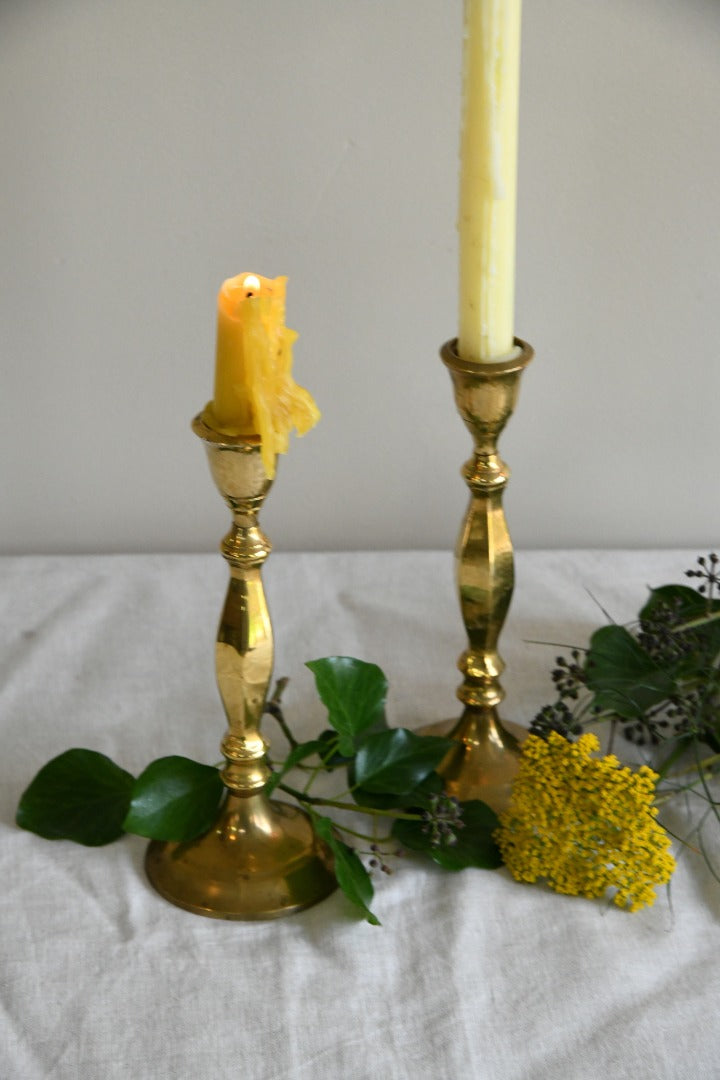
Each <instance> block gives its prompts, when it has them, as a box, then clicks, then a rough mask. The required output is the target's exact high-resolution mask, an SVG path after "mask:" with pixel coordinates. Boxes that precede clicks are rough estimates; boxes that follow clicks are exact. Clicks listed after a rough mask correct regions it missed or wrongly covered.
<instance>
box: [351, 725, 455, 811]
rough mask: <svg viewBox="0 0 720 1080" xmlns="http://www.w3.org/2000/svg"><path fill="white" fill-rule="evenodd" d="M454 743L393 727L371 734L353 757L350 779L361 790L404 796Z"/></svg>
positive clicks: (430, 770)
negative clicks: (352, 769) (351, 776)
mask: <svg viewBox="0 0 720 1080" xmlns="http://www.w3.org/2000/svg"><path fill="white" fill-rule="evenodd" d="M454 745H455V744H454V743H453V741H452V739H443V738H441V737H439V736H436V735H416V734H415V732H413V731H407V730H406V729H405V728H394V729H393V730H392V731H382V732H380V733H379V734H377V735H371V736H370V737H369V738H368V739H367V740H366V741H365V742H364V743H363V745H362V746H361V747H360V749H359V750H358V752H357V754H356V756H355V766H354V780H355V783H357V784H359V785H360V787H361V788H363V789H364V790H365V791H370V792H376V793H389V794H393V795H407V794H408V793H409V792H411V791H413V789H414V788H416V787H417V786H418V784H421V783H422V781H423V780H424V779H425V777H426V776H428V775H429V773H431V772H432V771H433V769H434V768H435V766H436V765H439V764H440V762H441V761H442V759H443V758H444V757H445V755H446V754H447V752H448V751H449V750H451V749H452V747H453V746H454Z"/></svg>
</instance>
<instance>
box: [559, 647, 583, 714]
mask: <svg viewBox="0 0 720 1080" xmlns="http://www.w3.org/2000/svg"><path fill="white" fill-rule="evenodd" d="M580 661H581V653H580V650H579V649H573V650H572V652H571V653H570V660H566V659H565V657H564V656H558V657H556V660H555V663H556V665H557V667H555V668H554V669H553V672H552V681H553V682H554V683H555V688H556V690H557V692H558V694H559V695H560V698H561V699H562V698H568V699H569V700H571V701H577V699H578V697H579V696H580V691H581V690H582V689H583V688H584V686H585V669H584V667H583V666H582V664H581V662H580Z"/></svg>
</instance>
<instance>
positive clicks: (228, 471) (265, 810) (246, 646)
mask: <svg viewBox="0 0 720 1080" xmlns="http://www.w3.org/2000/svg"><path fill="white" fill-rule="evenodd" d="M193 431H194V432H195V434H196V435H198V436H199V437H200V438H201V439H202V440H203V442H204V443H205V448H206V450H207V454H208V459H209V462H210V471H211V472H212V475H213V479H214V480H215V484H216V485H217V487H218V490H219V491H220V494H221V495H222V496H223V498H224V499H225V502H226V503H227V504H228V506H229V507H230V510H231V511H232V514H233V525H232V528H231V529H230V532H229V533H228V534H227V536H226V537H225V539H224V540H223V541H222V544H221V546H220V550H221V552H222V554H223V556H224V557H225V559H227V561H228V563H229V566H230V584H229V587H228V591H227V597H226V599H225V607H224V609H223V612H222V616H221V618H220V626H219V629H218V635H217V643H216V646H215V667H216V673H217V682H218V688H219V690H220V697H221V698H222V702H223V705H224V707H225V713H226V715H227V721H228V732H227V734H226V735H225V737H224V739H223V741H222V744H221V749H222V753H223V756H224V757H225V760H226V765H225V768H224V769H223V771H222V773H221V775H222V779H223V781H224V783H225V787H226V789H227V791H226V795H225V798H224V801H223V804H222V806H221V808H220V810H219V812H218V816H217V819H216V821H215V823H214V825H213V826H212V828H211V829H210V830H209V831H208V832H207V833H205V834H204V835H203V836H201V837H200V838H199V839H197V840H192V841H189V842H187V843H171V842H160V841H153V842H152V843H151V844H150V846H149V847H148V851H147V856H146V860H145V866H146V870H147V874H148V877H149V878H150V881H151V883H152V884H153V886H154V887H155V888H156V889H157V890H158V892H159V893H161V894H162V895H163V896H164V897H165V898H166V899H167V900H170V901H171V902H172V903H174V904H177V905H178V906H179V907H182V908H185V909H187V910H188V911H193V912H195V913H196V914H198V915H209V916H212V917H214V918H219V919H271V918H276V917H277V916H280V915H289V914H291V913H292V912H294V911H299V910H300V909H301V908H305V907H309V906H310V905H311V904H314V903H316V902H317V901H318V900H322V899H323V898H324V897H325V896H327V895H328V894H329V893H331V892H332V891H333V889H334V888H335V887H336V882H335V878H334V876H333V874H332V871H331V865H332V862H331V856H330V853H329V851H328V850H327V848H326V847H325V845H324V844H323V843H322V842H321V841H320V840H319V839H318V838H317V837H316V836H315V833H314V831H313V827H312V824H311V822H310V819H309V818H308V816H307V815H306V814H305V813H304V811H302V810H300V808H299V807H296V806H290V805H288V804H286V803H283V802H277V801H275V800H270V799H269V798H268V797H267V795H266V794H265V792H264V788H265V785H266V783H267V780H268V778H269V776H270V768H269V766H268V764H267V760H266V754H267V749H268V744H267V742H266V740H265V739H264V738H263V736H262V735H261V734H260V721H261V717H262V714H263V710H264V707H265V698H266V694H267V691H268V686H269V684H270V678H271V675H272V666H273V632H272V625H271V623H270V616H269V614H268V609H267V604H266V602H265V593H264V590H263V584H262V579H261V576H260V573H261V567H262V564H263V563H264V561H265V559H266V558H267V556H268V555H269V554H270V550H271V548H270V543H269V541H268V539H267V537H266V536H265V535H264V534H263V533H262V531H261V530H260V528H259V526H258V520H257V518H258V512H259V510H260V508H261V506H262V504H263V501H264V499H265V496H266V495H267V493H268V491H269V489H270V485H271V483H272V481H271V480H270V479H269V478H268V475H267V473H266V471H265V468H264V467H263V463H262V458H261V454H260V441H259V439H254V438H252V437H245V436H232V435H223V434H220V433H219V432H217V431H214V430H213V429H212V428H210V427H208V425H207V424H206V423H205V422H204V421H203V420H202V418H201V417H200V416H197V417H196V418H195V420H194V421H193Z"/></svg>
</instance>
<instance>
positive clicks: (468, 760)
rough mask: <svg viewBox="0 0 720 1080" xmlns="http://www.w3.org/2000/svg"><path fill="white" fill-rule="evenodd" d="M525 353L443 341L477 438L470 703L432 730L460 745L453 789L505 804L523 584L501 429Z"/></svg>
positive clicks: (462, 665) (469, 553)
mask: <svg viewBox="0 0 720 1080" xmlns="http://www.w3.org/2000/svg"><path fill="white" fill-rule="evenodd" d="M515 345H516V349H517V355H516V356H515V357H513V358H512V359H509V360H505V361H500V362H498V363H482V364H475V363H471V362H466V361H464V360H461V359H460V357H459V356H458V353H457V342H456V341H449V342H447V343H446V344H445V345H443V347H442V349H441V351H440V355H441V357H442V359H443V361H444V363H445V364H446V365H447V367H448V369H449V371H450V376H451V378H452V382H453V388H454V391H455V402H456V404H457V408H458V411H459V413H460V415H461V417H462V418H463V420H464V421H465V424H466V426H467V428H468V430H469V431H470V434H471V435H472V437H473V441H474V443H475V452H474V454H473V456H472V457H471V458H470V460H469V461H468V462H467V463H466V464H465V466H464V469H463V475H464V477H465V480H466V482H467V485H468V487H469V488H470V504H469V506H468V510H467V513H466V515H465V519H464V521H463V525H462V529H461V531H460V535H459V537H458V542H457V547H456V549H455V566H456V575H457V584H458V590H459V594H460V608H461V611H462V617H463V622H464V623H465V629H466V631H467V636H468V645H469V647H468V649H466V650H465V652H463V653H462V655H461V656H460V658H459V660H458V667H459V669H460V671H461V672H462V674H463V675H464V680H463V682H462V684H461V685H460V687H459V688H458V691H457V696H458V697H459V698H460V701H461V702H462V703H463V705H464V706H465V708H464V710H463V714H462V716H461V717H460V719H459V720H457V721H449V722H447V723H441V724H435V725H432V727H431V728H426V729H425V730H426V731H427V732H428V733H429V732H432V733H433V734H443V735H448V734H449V735H450V737H451V738H453V739H454V740H455V742H456V744H457V745H456V747H455V748H454V749H453V750H451V751H450V752H449V753H448V755H447V757H446V758H445V759H444V761H443V762H442V763H441V765H440V768H439V770H438V771H439V772H440V774H441V775H442V776H443V778H444V780H445V786H446V790H447V791H448V792H449V793H450V794H452V795H455V796H456V797H457V798H458V799H460V800H461V801H466V800H469V799H482V800H483V801H484V802H486V803H489V805H490V806H492V807H493V808H494V809H495V810H499V809H502V808H503V807H504V805H505V804H506V802H507V799H508V797H509V793H510V783H511V781H512V779H513V777H514V775H515V773H516V771H517V767H518V748H519V739H520V738H522V737H523V735H525V734H527V732H526V730H525V729H524V728H522V727H520V726H519V725H516V724H512V723H509V722H507V721H501V719H500V716H499V714H498V705H499V704H500V702H501V701H502V700H503V698H504V697H505V692H504V690H503V689H502V686H501V685H500V675H501V674H502V672H503V670H504V667H505V664H504V663H503V661H502V659H501V657H500V654H499V653H498V649H497V645H498V638H499V636H500V631H501V630H502V627H503V623H504V622H505V616H506V615H507V611H508V608H509V606H510V600H511V598H512V593H513V585H514V581H515V573H514V563H513V549H512V542H511V540H510V534H509V532H508V527H507V523H506V521H505V513H504V511H503V506H502V496H503V491H504V490H505V485H506V484H507V482H508V478H509V476H510V472H509V469H508V467H507V465H506V464H505V463H504V461H503V460H502V459H501V458H500V457H499V455H498V452H497V441H498V438H499V436H500V433H501V431H502V430H503V428H504V427H505V424H506V423H507V421H508V419H509V418H510V416H511V415H512V412H513V409H514V407H515V402H516V400H517V394H518V389H519V383H520V376H521V374H522V372H523V370H524V368H525V367H526V366H527V365H528V364H529V363H530V360H531V359H532V357H533V350H532V348H531V347H530V346H529V345H527V344H526V343H525V342H524V341H520V340H518V339H517V338H516V339H515Z"/></svg>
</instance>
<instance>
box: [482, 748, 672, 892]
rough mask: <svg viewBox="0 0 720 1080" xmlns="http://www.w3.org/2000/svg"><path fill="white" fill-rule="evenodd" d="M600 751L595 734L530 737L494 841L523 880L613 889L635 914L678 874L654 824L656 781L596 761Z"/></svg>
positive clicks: (609, 760) (609, 759)
mask: <svg viewBox="0 0 720 1080" xmlns="http://www.w3.org/2000/svg"><path fill="white" fill-rule="evenodd" d="M599 749H600V743H599V741H598V738H597V736H596V735H592V734H587V735H582V736H581V737H580V738H579V739H578V740H577V742H574V743H572V742H569V741H568V740H567V739H565V738H563V736H562V735H559V734H558V733H557V732H552V733H551V734H550V736H549V737H548V738H547V739H541V738H538V736H536V735H530V736H528V738H527V739H526V740H525V742H524V743H523V746H522V755H521V759H520V769H519V771H518V774H517V776H516V778H515V780H514V782H513V786H512V793H511V798H510V804H509V806H508V808H507V810H505V811H504V812H503V813H502V814H501V815H500V828H499V829H498V830H497V832H496V836H495V838H496V840H497V843H498V845H499V847H500V850H501V852H502V855H503V858H504V860H505V865H506V866H507V867H508V869H509V871H510V873H511V874H512V875H513V877H514V878H516V879H517V880H518V881H530V882H532V881H537V880H538V878H544V879H545V880H546V881H547V883H548V885H549V886H550V888H552V889H554V890H555V891H556V892H559V893H566V894H569V895H571V896H586V897H599V896H603V895H604V894H605V892H606V891H607V889H609V888H614V889H616V890H617V891H616V893H615V896H614V901H615V903H616V904H617V905H618V906H619V907H622V908H625V907H628V908H629V909H630V911H637V910H638V908H641V907H644V906H646V905H648V906H649V905H651V904H653V903H654V902H655V886H656V885H664V884H666V883H667V882H668V881H669V880H670V878H671V876H672V873H673V870H674V869H675V860H674V858H673V856H672V855H671V854H670V850H669V848H670V837H669V836H668V834H667V833H666V832H665V830H664V829H663V828H662V827H661V826H660V825H659V824H658V822H657V821H656V820H655V819H656V816H657V808H656V807H654V806H653V799H654V797H655V783H656V781H657V779H658V776H657V773H655V772H653V770H652V769H649V768H647V767H646V766H643V767H642V768H640V769H638V770H637V771H633V770H632V769H629V768H626V767H624V766H621V764H620V762H619V761H618V759H617V758H616V757H615V756H614V755H613V754H609V755H607V756H606V757H602V758H592V757H591V756H590V755H591V754H592V753H596V752H597V751H598V750H599Z"/></svg>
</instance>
